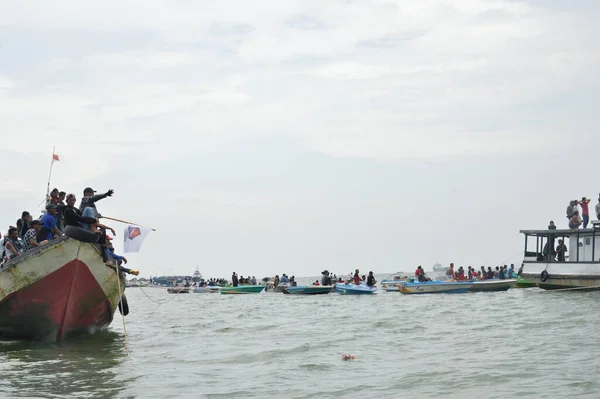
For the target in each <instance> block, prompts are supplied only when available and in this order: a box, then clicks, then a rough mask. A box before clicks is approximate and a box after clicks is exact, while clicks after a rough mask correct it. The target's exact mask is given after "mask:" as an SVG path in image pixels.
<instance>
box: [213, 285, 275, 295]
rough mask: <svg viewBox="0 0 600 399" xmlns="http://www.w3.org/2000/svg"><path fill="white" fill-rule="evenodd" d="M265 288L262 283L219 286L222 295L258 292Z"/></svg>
mask: <svg viewBox="0 0 600 399" xmlns="http://www.w3.org/2000/svg"><path fill="white" fill-rule="evenodd" d="M264 289H265V286H264V285H240V286H237V287H225V288H221V294H223V295H237V294H242V295H243V294H258V293H260V292H262V290H264Z"/></svg>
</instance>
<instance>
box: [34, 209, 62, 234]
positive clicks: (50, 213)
mask: <svg viewBox="0 0 600 399" xmlns="http://www.w3.org/2000/svg"><path fill="white" fill-rule="evenodd" d="M46 211H47V212H46V214H45V215H44V216H42V218H41V219H40V224H41V225H42V228H41V229H40V232H39V233H38V235H37V242H42V241H45V240H48V241H52V240H54V238H55V237H60V236H61V233H60V230H59V229H58V226H57V225H56V213H57V208H56V205H53V204H48V205H46Z"/></svg>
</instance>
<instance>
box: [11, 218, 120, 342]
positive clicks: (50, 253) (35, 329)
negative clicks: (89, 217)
mask: <svg viewBox="0 0 600 399" xmlns="http://www.w3.org/2000/svg"><path fill="white" fill-rule="evenodd" d="M97 238H98V236H97V235H96V234H94V233H92V232H91V231H87V230H84V229H80V228H77V227H72V226H68V227H67V228H66V229H65V235H63V236H62V237H59V238H57V239H55V240H52V241H51V242H50V243H49V244H46V245H43V246H41V247H37V248H34V249H32V250H30V251H27V252H25V253H23V254H21V255H19V256H18V257H16V258H14V259H12V260H10V261H8V262H7V263H5V264H4V266H3V268H2V270H1V271H0V336H1V337H3V338H10V339H26V340H42V341H62V340H65V339H68V338H70V337H73V336H76V335H81V334H85V333H89V332H91V331H97V330H99V329H104V328H106V327H107V326H108V325H109V324H110V323H111V322H112V320H113V316H114V313H115V311H116V309H117V307H118V304H119V301H120V299H121V296H122V294H123V292H124V290H125V278H124V276H122V275H121V276H119V275H118V274H117V272H116V270H115V268H114V267H110V266H107V265H105V264H104V262H103V260H102V256H101V254H100V249H99V248H98V246H97V245H95V244H94V242H96V240H97ZM123 303H124V310H125V314H126V313H127V306H126V305H125V304H126V301H125V300H123Z"/></svg>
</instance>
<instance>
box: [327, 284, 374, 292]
mask: <svg viewBox="0 0 600 399" xmlns="http://www.w3.org/2000/svg"><path fill="white" fill-rule="evenodd" d="M334 290H335V292H337V293H338V294H342V295H370V294H374V293H375V291H377V288H376V287H369V286H368V285H354V284H344V283H336V284H335V285H334Z"/></svg>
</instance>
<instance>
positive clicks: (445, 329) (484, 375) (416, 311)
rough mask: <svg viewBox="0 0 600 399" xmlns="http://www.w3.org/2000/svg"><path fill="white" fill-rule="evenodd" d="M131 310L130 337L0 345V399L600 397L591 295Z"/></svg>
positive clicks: (185, 303) (204, 303)
mask: <svg viewBox="0 0 600 399" xmlns="http://www.w3.org/2000/svg"><path fill="white" fill-rule="evenodd" d="M142 290H143V291H142ZM127 297H128V299H129V304H130V308H131V313H130V314H129V315H128V316H127V317H126V318H125V322H126V326H125V327H126V329H127V334H125V332H124V326H123V322H122V320H121V315H120V314H119V313H118V312H117V313H116V315H115V320H114V322H113V324H112V325H111V327H110V328H109V329H108V331H105V332H100V333H96V334H93V335H89V336H85V337H81V338H78V339H75V340H72V341H68V342H64V343H60V344H43V343H24V342H3V343H2V345H0V373H1V375H2V378H0V397H60V398H111V397H115V398H179V397H181V398H315V397H319V398H377V397H394V398H399V397H418V398H440V397H446V398H513V397H535V398H544V397H547V398H562V397H589V398H597V397H600V373H599V371H600V370H599V369H600V361H599V357H600V345H599V335H598V334H599V331H600V319H599V318H598V310H599V306H600V292H550V291H543V290H540V289H538V288H532V289H511V290H509V291H506V292H494V293H484V292H482V293H467V294H449V295H446V294H438V295H412V296H410V295H409V296H405V295H402V294H400V293H395V292H378V293H377V294H376V295H365V296H342V295H338V294H334V293H332V294H328V295H317V296H293V295H284V294H276V293H261V294H254V295H219V294H178V295H174V294H167V292H166V289H162V288H142V289H140V288H128V289H127ZM126 344H127V346H128V351H129V355H128V354H127V350H126ZM342 353H349V354H351V355H354V359H353V360H348V361H343V360H342Z"/></svg>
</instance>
